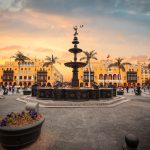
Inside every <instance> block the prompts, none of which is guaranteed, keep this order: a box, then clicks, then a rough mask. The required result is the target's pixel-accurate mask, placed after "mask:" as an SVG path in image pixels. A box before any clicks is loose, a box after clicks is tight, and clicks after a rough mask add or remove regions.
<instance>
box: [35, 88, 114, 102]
mask: <svg viewBox="0 0 150 150" xmlns="http://www.w3.org/2000/svg"><path fill="white" fill-rule="evenodd" d="M112 97H113V89H112V88H100V89H92V88H91V89H90V88H83V89H80V88H59V89H54V88H45V87H40V88H38V89H37V98H38V99H41V100H54V101H55V100H59V101H60V100H65V101H69V100H73V101H80V100H86V101H87V100H101V99H104V98H105V99H106V98H108V99H110V98H112Z"/></svg>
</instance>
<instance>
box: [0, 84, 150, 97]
mask: <svg viewBox="0 0 150 150" xmlns="http://www.w3.org/2000/svg"><path fill="white" fill-rule="evenodd" d="M41 86H42V87H53V88H71V83H68V82H67V83H61V82H60V81H57V82H55V83H54V84H53V85H51V84H49V85H47V86H46V84H42V85H41ZM92 87H93V88H94V89H98V88H117V90H120V91H121V90H122V91H123V92H124V91H125V90H126V93H129V92H132V93H135V95H141V93H142V91H144V92H148V93H150V85H142V86H140V84H139V83H138V84H137V85H136V86H134V85H133V86H131V87H129V86H128V85H126V86H118V87H117V86H116V85H113V84H111V83H110V84H106V85H102V84H99V85H98V84H96V83H93V84H92ZM82 88H86V87H82ZM20 89H21V90H23V89H28V90H31V87H20V86H15V85H12V86H11V85H5V86H4V85H1V86H0V92H3V94H4V95H6V94H8V92H11V93H19V90H20Z"/></svg>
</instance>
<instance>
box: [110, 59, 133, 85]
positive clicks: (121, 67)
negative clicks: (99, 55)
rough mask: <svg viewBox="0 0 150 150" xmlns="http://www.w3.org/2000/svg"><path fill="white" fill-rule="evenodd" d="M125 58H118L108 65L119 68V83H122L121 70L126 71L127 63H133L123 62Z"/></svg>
mask: <svg viewBox="0 0 150 150" xmlns="http://www.w3.org/2000/svg"><path fill="white" fill-rule="evenodd" d="M123 60H124V59H123V58H116V62H114V63H112V64H110V65H109V66H108V68H111V67H117V68H118V71H119V84H120V72H121V70H122V71H125V65H131V63H129V62H123V63H122V61H123Z"/></svg>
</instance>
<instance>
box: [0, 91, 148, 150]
mask: <svg viewBox="0 0 150 150" xmlns="http://www.w3.org/2000/svg"><path fill="white" fill-rule="evenodd" d="M21 96H22V95H21V94H10V95H7V96H5V99H0V115H1V116H3V115H5V114H7V113H8V112H12V111H14V112H17V111H22V110H24V108H25V103H23V102H19V101H16V98H18V97H21ZM125 97H126V98H127V99H130V101H128V102H126V103H122V104H120V105H117V106H115V107H110V108H63V107H62V108H40V112H41V113H42V114H43V115H44V117H45V123H44V125H43V127H42V132H41V135H40V137H39V139H38V140H37V142H36V143H34V144H33V145H31V146H29V147H27V148H25V150H122V144H123V143H124V136H125V135H126V134H128V133H133V134H135V135H136V136H138V138H139V140H140V144H139V148H140V149H141V150H149V149H150V96H149V95H148V94H144V95H142V96H134V95H133V94H132V93H129V94H125ZM0 150H3V148H2V147H0Z"/></svg>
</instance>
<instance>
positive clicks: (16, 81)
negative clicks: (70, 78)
mask: <svg viewBox="0 0 150 150" xmlns="http://www.w3.org/2000/svg"><path fill="white" fill-rule="evenodd" d="M43 63H44V61H43V60H40V59H34V60H28V61H25V62H23V63H21V64H20V69H19V66H18V62H15V61H13V62H11V61H10V62H5V64H4V65H0V83H1V85H20V86H31V85H33V84H34V83H35V82H37V83H38V84H39V85H42V84H46V85H50V84H53V83H54V82H55V81H61V82H62V81H63V76H62V74H61V73H60V72H59V71H58V70H57V69H56V67H54V66H53V67H51V66H49V67H43Z"/></svg>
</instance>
